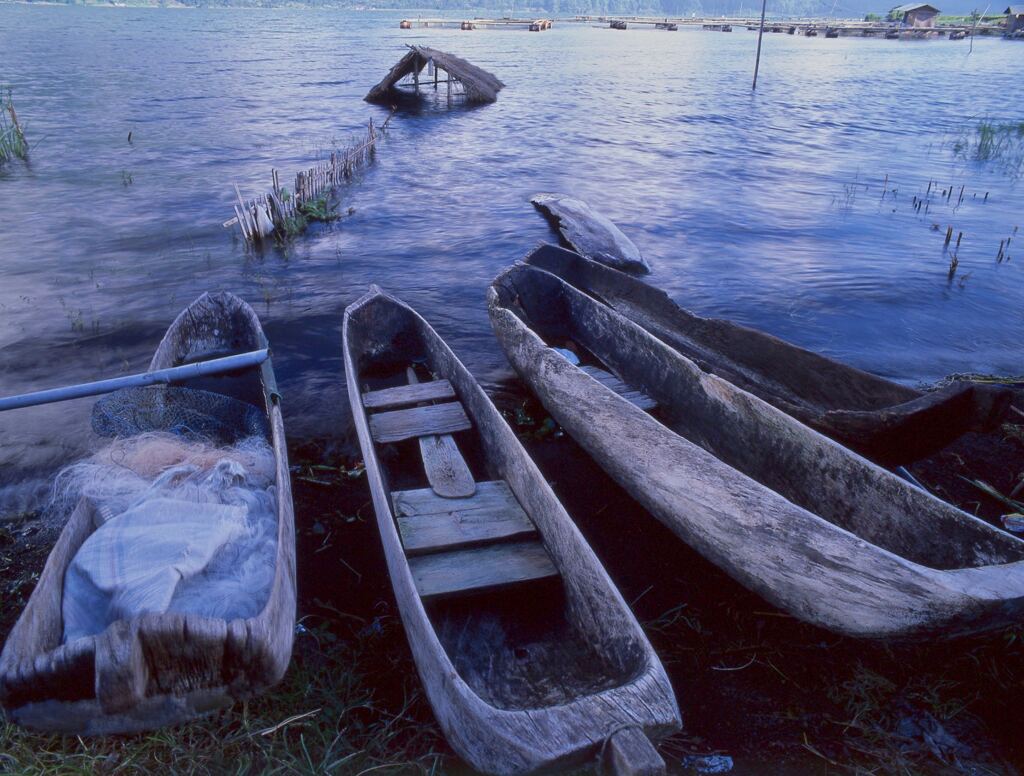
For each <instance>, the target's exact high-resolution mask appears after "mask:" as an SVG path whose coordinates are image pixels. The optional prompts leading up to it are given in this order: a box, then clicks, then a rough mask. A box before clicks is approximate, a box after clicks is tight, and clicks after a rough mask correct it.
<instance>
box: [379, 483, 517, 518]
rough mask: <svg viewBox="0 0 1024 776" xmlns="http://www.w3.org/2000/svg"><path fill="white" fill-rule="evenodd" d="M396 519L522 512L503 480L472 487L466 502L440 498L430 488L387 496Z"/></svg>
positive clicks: (403, 491) (395, 492)
mask: <svg viewBox="0 0 1024 776" xmlns="http://www.w3.org/2000/svg"><path fill="white" fill-rule="evenodd" d="M391 503H392V506H393V508H394V510H395V515H396V516H403V517H408V516H410V515H444V514H449V513H452V512H456V511H458V512H459V513H460V514H463V515H484V514H505V513H509V512H514V511H516V510H520V511H521V510H522V507H520V506H519V502H518V501H516V497H515V496H514V495H513V494H512V491H511V490H510V489H509V487H508V483H507V482H505V481H504V480H488V481H485V482H478V483H477V484H476V493H474V494H473V496H472V497H470V498H467V499H459V500H458V501H453V500H452V499H448V498H444V497H442V496H439V495H437V493H435V492H434V491H433V490H432V489H431V488H418V489H416V490H396V491H394V492H393V493H392V494H391Z"/></svg>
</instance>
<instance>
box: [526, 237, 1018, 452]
mask: <svg viewBox="0 0 1024 776" xmlns="http://www.w3.org/2000/svg"><path fill="white" fill-rule="evenodd" d="M526 263H527V264H530V265H532V266H535V267H540V268H541V269H544V270H547V271H548V272H552V273H554V274H556V275H558V276H559V277H561V278H562V279H563V280H565V281H566V282H568V283H569V284H570V285H572V286H575V287H576V288H578V289H580V290H581V291H583V292H585V293H586V294H588V295H590V296H592V297H594V298H595V299H598V300H600V301H601V302H604V303H605V304H606V305H607V306H608V307H610V308H611V309H613V310H615V311H616V312H618V313H620V314H621V315H623V316H624V317H626V318H628V319H629V320H630V321H632V322H633V323H635V324H637V325H638V326H641V327H642V328H644V329H646V330H647V331H648V332H650V333H651V334H653V335H654V336H655V337H657V338H658V339H660V340H662V341H663V342H664V343H666V344H667V345H669V346H671V347H672V348H674V349H675V350H677V351H678V352H679V353H681V354H682V355H684V356H686V357H687V358H689V359H691V360H693V361H694V362H696V363H697V364H698V365H699V366H700V367H701V369H703V370H705V371H707V372H711V373H713V374H716V375H718V376H720V377H723V378H725V379H726V380H728V381H729V382H730V383H732V384H733V385H735V386H737V387H739V388H742V389H744V390H746V391H749V392H750V393H752V394H754V395H755V396H758V397H760V398H762V399H764V400H765V401H767V402H768V403H769V404H772V405H774V406H776V407H778V408H779V409H781V410H783V411H785V412H786V413H788V414H790V415H792V416H793V417H795V418H797V419H798V420H801V421H803V422H804V423H806V424H807V425H809V426H811V427H812V428H814V429H816V430H818V431H820V432H822V433H823V434H825V435H827V436H830V437H832V438H833V439H835V440H837V441H839V442H841V443H843V444H844V445H847V446H848V447H852V448H853V449H855V450H856V451H858V452H859V453H861V454H863V455H865V456H866V457H868V458H870V459H872V460H873V461H876V462H878V463H880V464H882V465H885V466H895V465H897V464H906V463H910V462H913V461H916V460H919V459H921V458H924V457H925V456H927V455H929V454H931V453H933V452H935V451H936V450H939V449H941V448H942V447H944V446H946V445H947V444H949V443H950V442H952V441H953V440H955V439H956V438H957V437H959V436H961V435H962V434H964V433H965V432H967V431H987V430H990V429H992V428H995V427H997V426H998V424H999V423H1000V422H1001V421H1002V419H1003V417H1005V415H1006V413H1007V410H1008V408H1009V406H1010V403H1011V401H1012V397H1013V395H1012V393H1011V392H1010V391H1009V390H1007V389H1005V388H1001V387H999V386H993V385H979V384H976V383H969V382H962V381H959V382H953V383H951V384H949V385H948V386H946V387H944V388H940V389H938V390H935V391H929V392H927V393H922V392H921V391H917V390H915V389H913V388H910V387H908V386H905V385H900V384H899V383H895V382H892V381H890V380H886V379H884V378H881V377H877V376H876V375H872V374H870V373H868V372H864V371H861V370H860V369H855V368H853V367H850V366H847V365H846V364H842V363H840V362H838V361H834V360H833V359H830V358H826V357H825V356H821V355H819V354H817V353H813V352H811V351H809V350H804V349H803V348H800V347H797V346H796V345H792V344H790V343H788V342H785V341H783V340H781V339H778V338H777V337H773V336H771V335H770V334H765V333H764V332H761V331H757V330H756V329H750V328H747V327H746V326H740V325H739V324H736V323H733V322H732V321H727V320H718V319H714V318H702V317H700V316H697V315H694V314H693V313H691V312H689V311H687V310H684V309H683V308H681V307H680V306H679V305H677V304H676V303H675V302H673V301H672V299H671V298H670V297H669V296H668V294H666V293H665V292H664V291H661V290H659V289H657V288H654V287H653V286H651V285H648V284H647V283H644V282H643V281H640V280H638V279H636V278H634V277H631V276H629V275H627V274H626V273H624V272H619V271H617V270H615V269H612V268H610V267H606V266H603V265H601V264H599V263H597V262H595V261H591V260H590V259H587V258H584V257H583V256H580V255H579V254H577V253H574V252H572V251H568V250H564V249H562V248H559V247H556V246H554V245H542V246H541V247H539V248H537V249H536V250H534V251H533V252H532V253H531V254H530V255H529V256H527V258H526Z"/></svg>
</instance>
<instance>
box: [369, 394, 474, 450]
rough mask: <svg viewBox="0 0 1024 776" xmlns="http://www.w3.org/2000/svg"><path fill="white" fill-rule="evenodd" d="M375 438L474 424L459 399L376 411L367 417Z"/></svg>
mask: <svg viewBox="0 0 1024 776" xmlns="http://www.w3.org/2000/svg"><path fill="white" fill-rule="evenodd" d="M367 420H368V421H369V424H370V433H371V434H372V435H373V439H374V441H375V442H379V443H381V444H383V443H386V442H401V441H403V440H405V439H414V438H416V437H422V436H430V435H436V434H454V433H455V432H457V431H465V430H467V429H469V428H472V427H473V424H472V423H470V422H469V418H468V417H466V411H465V409H463V407H462V403H461V402H457V401H450V402H445V403H444V404H428V405H426V406H423V407H410V408H409V409H404V410H390V411H388V412H378V413H376V414H374V415H370V416H368V417H367Z"/></svg>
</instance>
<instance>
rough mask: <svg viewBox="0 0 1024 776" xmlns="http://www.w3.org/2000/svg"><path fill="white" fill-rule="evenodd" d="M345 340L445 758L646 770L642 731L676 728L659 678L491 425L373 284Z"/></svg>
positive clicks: (454, 363) (514, 767)
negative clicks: (447, 752) (597, 763)
mask: <svg viewBox="0 0 1024 776" xmlns="http://www.w3.org/2000/svg"><path fill="white" fill-rule="evenodd" d="M343 337H344V350H345V377H346V380H347V382H348V392H349V401H350V403H351V407H352V414H353V417H354V420H355V426H356V431H357V433H358V436H359V443H360V445H361V447H362V450H363V455H364V459H365V462H366V473H367V477H368V479H369V484H370V491H371V494H372V497H373V504H374V508H375V510H376V514H377V522H378V526H379V528H380V535H381V540H382V542H383V545H384V553H385V557H386V560H387V567H388V571H389V573H390V575H391V582H392V585H393V587H394V592H395V598H396V600H397V603H398V608H399V612H400V614H401V617H402V621H403V623H404V624H405V629H406V634H407V636H408V639H409V645H410V647H411V649H412V654H413V657H414V658H415V661H416V666H417V669H418V671H419V675H420V679H421V680H422V682H423V686H424V688H425V690H426V693H427V697H428V698H429V700H430V703H431V705H432V706H433V709H434V713H435V714H436V716H437V720H438V722H439V723H440V725H441V728H442V729H443V730H444V733H445V735H446V736H447V738H448V741H449V742H450V743H451V745H452V747H453V749H454V750H455V751H456V752H457V753H458V754H459V755H460V756H461V757H462V758H463V759H465V760H466V761H467V762H468V763H469V764H470V765H472V766H473V767H474V768H476V769H478V770H481V771H484V772H487V773H497V774H519V773H528V772H535V771H539V770H543V771H544V772H548V769H552V768H561V767H570V766H574V765H577V764H579V763H586V762H587V761H592V760H595V759H597V758H598V757H603V759H604V761H605V763H606V764H611V765H612V767H614V768H621V770H617V771H616V772H621V773H658V772H661V770H660V769H661V768H662V767H663V763H662V762H661V760H660V757H659V756H658V754H657V752H656V751H655V750H654V748H653V747H652V746H651V744H650V742H649V740H648V737H651V738H655V739H657V738H659V737H661V736H664V735H666V734H668V733H670V732H671V731H673V730H675V729H676V728H678V726H679V724H680V720H679V711H678V707H677V705H676V701H675V696H674V695H673V692H672V689H671V687H670V685H669V682H668V679H667V677H666V675H665V671H664V669H663V668H662V665H661V663H660V661H659V660H658V657H657V656H656V655H655V653H654V652H653V650H652V648H651V646H650V644H649V643H648V641H647V638H646V637H645V636H644V634H643V631H642V630H641V628H640V626H639V625H638V624H637V622H636V619H635V618H634V616H633V614H632V613H631V612H630V610H629V608H628V607H627V606H626V604H625V602H624V601H623V599H622V597H621V595H620V594H619V592H618V591H617V590H616V588H615V586H614V585H613V583H612V582H611V580H610V579H609V577H608V574H607V573H606V572H605V570H604V568H603V567H602V566H601V563H600V562H599V561H598V559H597V558H596V556H595V555H594V553H593V551H592V550H591V549H590V547H589V545H588V544H587V543H586V541H585V540H584V539H583V537H582V536H581V534H580V533H579V531H578V529H577V528H576V526H575V525H574V524H573V522H572V520H571V519H570V518H569V516H568V515H567V514H566V512H565V510H564V509H563V507H562V505H561V503H560V502H559V501H558V499H557V498H556V496H555V495H554V493H553V492H552V490H551V488H550V487H549V486H548V484H547V482H546V481H545V480H544V478H543V477H542V476H541V474H540V472H539V471H538V469H537V467H536V466H535V465H534V463H533V461H532V460H531V459H530V458H529V456H528V455H527V454H526V452H525V451H524V450H523V448H522V446H521V445H520V444H519V441H518V439H517V438H516V436H515V434H514V433H513V432H512V430H511V429H510V428H509V426H508V425H507V424H506V422H505V420H504V419H503V418H502V416H501V414H500V413H499V412H498V410H497V409H496V408H495V407H494V405H493V404H492V403H491V401H490V399H489V398H488V397H487V395H486V394H485V393H484V391H483V390H482V389H481V388H480V386H479V385H478V384H477V382H476V381H475V380H474V379H473V377H472V375H471V374H470V373H469V371H468V370H467V369H466V368H465V366H463V365H462V363H461V362H460V361H459V359H458V358H457V357H456V356H455V354H454V353H452V351H451V350H450V349H449V348H448V346H447V345H446V344H445V343H444V342H443V341H442V340H441V338H440V337H439V336H438V335H437V334H436V333H435V332H434V330H433V329H432V328H431V327H430V325H429V324H428V323H427V322H426V321H425V320H424V319H423V318H421V317H420V316H419V315H418V314H417V313H416V312H415V311H414V310H412V309H411V308H410V307H408V306H406V305H405V304H404V303H402V302H401V301H399V300H398V299H396V298H394V297H392V296H390V295H388V294H386V293H384V292H383V291H381V290H380V289H379V288H376V287H371V289H370V291H369V293H367V294H366V295H365V296H364V297H362V298H361V299H359V300H358V301H357V302H355V303H354V304H353V305H352V306H350V307H349V308H348V309H347V310H346V311H345V319H344V334H343ZM630 769H632V770H630Z"/></svg>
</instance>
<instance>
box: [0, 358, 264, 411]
mask: <svg viewBox="0 0 1024 776" xmlns="http://www.w3.org/2000/svg"><path fill="white" fill-rule="evenodd" d="M269 357H270V350H269V349H267V348H263V349H262V350H253V351H250V352H248V353H238V354H236V355H233V356H224V357H223V358H212V359H210V360H209V361H197V362H196V363H194V364H185V365H184V366H172V367H168V368H167V369H156V370H154V371H152V372H142V373H141V374H136V375H126V376H124V377H114V378H111V379H110V380H98V381H96V382H93V383H81V384H80V385H68V386H65V387H64V388H50V389H49V390H46V391H35V392H33V393H23V394H21V395H20V396H9V397H7V398H6V399H0V412H4V411H5V410H16V409H20V408H21V407H35V406H36V405H39V404H50V403H52V402H57V401H67V400H68V399H80V398H82V397H83V396H98V395H99V394H102V393H111V392H112V391H119V390H121V389H122V388H136V387H139V386H143V385H158V384H167V383H180V382H183V381H185V380H190V379H192V378H195V377H201V376H203V375H218V374H223V373H224V372H234V371H235V370H238V369H246V368H247V367H253V366H259V365H260V364H262V363H263V362H264V361H266V360H267V359H268V358H269Z"/></svg>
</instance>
